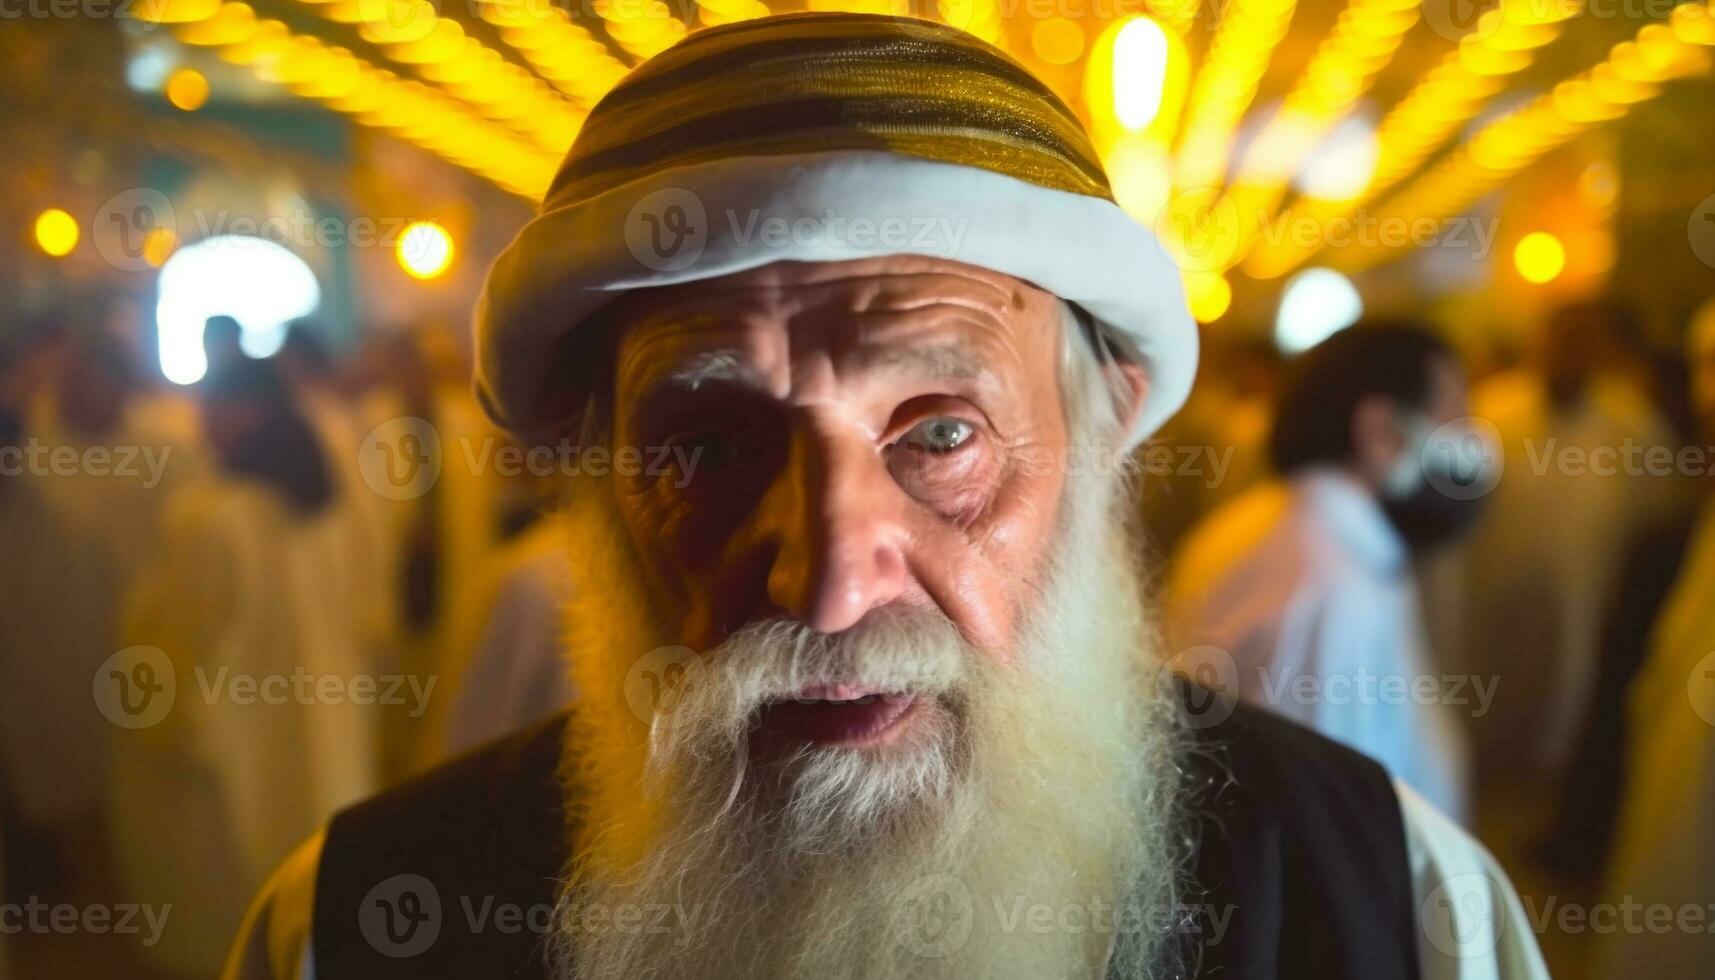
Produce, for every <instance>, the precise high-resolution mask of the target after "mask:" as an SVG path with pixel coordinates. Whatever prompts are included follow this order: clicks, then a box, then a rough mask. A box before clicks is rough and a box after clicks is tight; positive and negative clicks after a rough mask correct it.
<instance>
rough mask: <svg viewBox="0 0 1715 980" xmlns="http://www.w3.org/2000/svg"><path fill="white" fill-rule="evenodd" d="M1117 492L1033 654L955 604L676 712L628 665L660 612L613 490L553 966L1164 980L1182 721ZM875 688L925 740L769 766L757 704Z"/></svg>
mask: <svg viewBox="0 0 1715 980" xmlns="http://www.w3.org/2000/svg"><path fill="white" fill-rule="evenodd" d="M1099 482H1100V481H1099V478H1087V479H1085V480H1083V481H1076V480H1075V481H1073V484H1072V485H1074V486H1076V485H1078V484H1079V483H1082V484H1089V485H1091V486H1088V487H1085V488H1083V489H1082V492H1079V491H1076V490H1074V491H1071V492H1068V493H1067V495H1066V500H1065V504H1064V508H1065V511H1066V515H1065V520H1064V521H1063V522H1062V533H1061V536H1060V539H1059V540H1060V541H1061V546H1060V548H1059V551H1058V556H1057V559H1056V561H1055V562H1054V564H1053V569H1052V571H1051V573H1050V576H1049V578H1048V582H1047V585H1046V586H1045V588H1044V589H1043V590H1042V594H1041V596H1040V602H1039V604H1037V605H1036V606H1035V608H1034V609H1032V610H1030V611H1028V615H1027V616H1026V617H1025V619H1026V626H1025V629H1024V631H1023V634H1022V636H1021V640H1020V643H1019V646H1018V648H1017V650H1016V651H1014V656H1013V658H1012V659H1011V661H1010V662H1007V663H999V662H996V661H995V660H994V659H993V658H991V657H989V656H986V655H984V654H982V653H979V652H978V651H976V650H974V649H972V648H970V647H969V646H968V644H966V643H965V641H964V640H963V639H962V637H961V636H960V634H959V633H958V631H957V630H956V629H955V628H954V627H953V625H952V623H951V622H950V621H948V620H947V619H946V618H945V617H944V616H941V615H939V614H938V613H934V612H924V611H908V612H891V611H887V612H881V613H880V614H872V615H871V616H869V617H866V619H865V620H864V622H863V623H862V624H861V625H860V628H858V629H854V630H851V631H847V632H846V633H842V634H838V635H834V636H823V635H818V634H814V633H812V632H810V631H808V630H806V629H803V628H802V627H799V626H797V625H795V624H787V623H780V622H774V623H765V624H757V625H753V626H752V627H750V628H747V629H745V630H742V631H740V632H739V633H737V634H734V635H733V636H731V637H730V638H729V639H728V640H727V641H726V642H725V643H723V644H722V645H721V647H720V648H719V649H717V650H715V651H712V652H711V653H710V654H709V655H708V656H705V657H702V658H699V659H698V660H697V662H696V663H695V664H694V665H693V668H692V672H691V673H690V674H689V675H687V676H688V677H689V682H688V683H686V684H685V685H684V688H683V690H684V694H683V696H682V697H681V698H680V699H679V700H678V702H677V703H676V704H675V705H673V706H672V710H671V712H670V713H667V712H661V711H658V712H654V713H653V714H648V715H643V716H640V714H639V713H638V712H637V711H636V710H635V709H634V707H633V705H634V701H632V700H628V699H627V697H626V693H625V692H626V684H627V680H628V673H631V674H632V677H631V679H632V680H633V681H635V672H634V665H635V664H637V663H638V662H639V658H640V657H645V656H648V655H649V651H650V650H651V649H652V648H653V647H654V646H655V645H656V644H655V643H654V642H652V641H653V640H659V639H660V635H659V634H660V632H661V630H660V626H659V624H660V623H661V622H663V621H664V620H662V619H660V618H656V617H654V616H653V615H652V610H650V609H648V608H647V603H646V601H645V600H644V599H643V597H642V595H640V591H639V587H637V586H635V585H633V584H632V583H640V582H643V581H644V579H643V577H642V576H641V574H640V567H639V565H638V563H637V560H636V558H635V553H634V552H633V551H632V550H631V544H630V542H629V539H627V538H626V537H625V536H624V534H623V532H622V531H621V530H620V527H621V525H619V524H618V523H617V520H618V515H617V512H616V511H615V509H614V507H613V505H612V504H611V502H609V501H608V498H607V497H606V495H605V493H604V492H602V491H601V490H593V491H591V492H583V493H579V494H577V495H576V496H575V499H574V500H573V501H572V504H571V507H572V514H571V518H572V520H571V522H570V523H571V524H572V526H573V534H574V538H575V539H576V541H575V545H574V546H575V547H576V550H577V551H576V553H577V554H578V555H579V558H580V565H581V566H582V567H584V568H585V569H587V574H588V577H587V578H586V579H584V580H583V581H580V582H579V586H578V595H577V598H576V600H575V601H574V602H573V604H572V607H571V608H570V610H569V620H568V623H569V630H570V637H569V639H570V643H571V649H572V651H573V655H572V670H573V677H574V681H575V683H576V687H577V690H578V691H579V701H578V707H577V710H576V712H575V715H574V723H573V725H572V727H571V729H570V731H569V734H568V746H567V751H566V753H565V757H566V759H567V760H568V761H567V766H566V770H565V773H564V776H565V779H566V782H567V785H568V800H569V801H570V804H571V805H570V810H571V812H570V814H569V820H570V822H571V823H572V825H573V826H572V828H571V829H570V830H569V832H570V833H572V834H574V835H576V836H575V838H574V839H575V841H576V851H577V854H576V858H575V859H574V861H573V865H572V867H571V868H570V869H569V874H568V881H567V883H566V886H565V889H564V891H563V893H562V898H561V908H560V916H559V918H558V919H557V920H556V922H557V923H558V930H557V933H556V935H555V936H554V937H552V941H551V943H550V951H551V960H552V966H553V970H554V973H553V975H554V976H556V977H558V978H560V980H573V978H577V980H621V978H623V980H646V978H663V980H690V978H701V980H716V978H725V977H732V978H745V980H767V978H788V977H802V978H815V980H841V978H852V980H858V978H866V980H875V978H884V977H921V978H929V977H949V978H966V980H969V978H1012V977H1016V978H1021V980H1023V978H1028V980H1051V978H1068V980H1071V978H1099V977H1102V976H1104V975H1105V974H1106V971H1107V970H1108V968H1109V963H1110V959H1111V960H1112V966H1113V969H1114V972H1115V974H1116V975H1120V976H1128V977H1147V976H1153V975H1155V969H1156V967H1155V964H1157V963H1158V962H1160V961H1161V958H1162V956H1163V955H1164V954H1168V953H1169V951H1168V949H1167V947H1168V944H1169V942H1170V939H1171V931H1172V929H1173V927H1174V926H1175V925H1176V924H1177V921H1178V920H1177V905H1176V898H1177V888H1176V885H1177V880H1178V876H1179V874H1180V872H1181V870H1182V865H1183V860H1184V858H1185V855H1184V853H1183V848H1182V847H1181V846H1179V842H1178V841H1177V835H1176V831H1177V830H1178V826H1177V824H1178V820H1177V811H1176V793H1175V779H1176V778H1177V777H1176V768H1175V765H1174V763H1175V754H1176V752H1177V751H1178V746H1177V744H1176V743H1177V740H1178V728H1177V725H1176V718H1177V702H1176V701H1175V700H1174V698H1173V697H1172V695H1171V694H1169V693H1167V690H1166V688H1164V687H1163V686H1162V685H1161V682H1160V681H1159V680H1158V674H1157V662H1156V660H1155V657H1154V650H1155V641H1154V635H1153V632H1152V630H1151V629H1150V627H1149V624H1148V621H1147V617H1146V615H1145V612H1144V606H1143V598H1142V595H1143V586H1142V581H1141V576H1140V575H1139V574H1138V573H1137V571H1136V569H1135V566H1134V564H1133V562H1134V559H1133V557H1132V556H1131V554H1130V553H1128V552H1129V545H1128V544H1127V540H1126V535H1124V534H1118V533H1115V531H1114V528H1115V520H1114V519H1113V518H1114V515H1116V514H1119V513H1120V511H1119V509H1118V508H1116V507H1115V506H1114V496H1115V490H1116V489H1117V486H1118V483H1119V481H1117V480H1112V481H1107V482H1108V483H1111V484H1113V486H1108V485H1105V484H1104V485H1100V486H1095V485H1094V484H1098V483H1099ZM1080 498H1081V499H1080ZM597 556H600V560H595V561H592V560H591V559H595V558H597ZM604 562H605V563H606V567H603V563H604ZM858 680H862V681H865V682H868V683H870V684H872V685H875V686H880V687H883V688H884V689H888V690H899V691H908V692H911V693H913V694H914V695H916V696H918V697H919V705H920V706H919V709H918V710H919V716H918V717H916V718H914V719H910V720H909V721H910V723H911V725H912V727H911V729H910V730H909V733H908V734H909V736H910V739H909V741H904V740H901V741H900V742H896V743H894V744H891V745H887V746H884V747H879V748H870V749H840V748H817V747H805V748H803V749H802V750H800V751H798V752H796V753H794V754H792V755H791V756H789V757H788V758H785V759H776V760H773V761H770V762H766V763H760V764H759V763H756V762H754V761H753V760H752V759H751V758H750V741H749V728H750V723H751V721H752V719H753V717H754V712H755V711H756V710H757V709H758V708H759V707H760V706H761V705H763V704H765V703H767V702H768V701H769V700H771V699H777V698H781V697H785V696H786V695H788V694H790V693H791V692H795V691H800V690H802V689H803V688H804V687H805V686H806V685H807V684H811V683H834V682H840V681H858ZM634 690H635V688H634ZM925 699H926V701H925ZM925 708H927V711H925V710H924V709H925ZM622 916H623V918H622Z"/></svg>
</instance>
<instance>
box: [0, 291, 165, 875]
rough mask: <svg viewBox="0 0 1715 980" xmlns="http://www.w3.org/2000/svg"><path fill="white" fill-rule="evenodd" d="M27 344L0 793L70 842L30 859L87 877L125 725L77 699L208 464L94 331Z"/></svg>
mask: <svg viewBox="0 0 1715 980" xmlns="http://www.w3.org/2000/svg"><path fill="white" fill-rule="evenodd" d="M28 346H29V347H30V350H29V351H25V352H20V355H19V359H18V360H17V361H16V362H15V363H13V364H12V365H10V367H9V369H8V370H7V371H6V381H5V387H6V389H7V391H6V393H5V396H4V398H0V402H4V405H3V406H0V407H3V410H4V411H5V413H6V414H8V415H9V416H11V417H12V418H13V420H14V423H15V426H16V431H15V432H14V433H13V434H12V435H11V437H10V438H9V439H8V440H7V441H8V442H9V443H10V444H11V450H12V451H11V452H8V454H7V458H6V459H5V463H6V465H7V468H8V472H7V473H5V474H4V475H0V480H3V481H4V486H3V487H0V555H4V557H5V560H4V561H0V594H4V595H5V596H6V597H7V602H8V609H7V613H6V615H4V616H0V792H3V793H4V794H5V795H6V797H7V806H8V808H9V809H10V811H11V816H12V818H13V819H14V821H15V822H16V824H17V827H16V829H17V830H18V831H19V832H21V833H26V834H28V835H29V836H30V838H31V839H37V838H38V837H39V836H42V835H45V838H44V840H45V841H51V842H52V847H53V849H55V850H58V851H64V852H65V853H57V854H53V855H41V854H33V855H32V857H34V858H36V859H37V861H39V862H42V863H45V864H48V865H57V864H59V863H60V862H61V861H64V862H65V863H66V864H67V865H69V866H67V867H64V868H62V871H63V872H64V873H67V874H70V875H73V876H76V875H79V874H85V873H95V872H96V871H97V869H98V868H99V867H100V864H101V862H100V857H99V851H100V848H101V845H100V843H99V835H100V832H101V826H102V823H103V819H104V812H105V809H106V806H107V803H108V796H107V793H108V786H107V769H108V765H109V753H110V749H111V742H112V739H113V737H114V733H115V729H114V728H113V726H112V725H111V724H110V723H109V722H108V721H107V720H106V719H104V718H103V717H102V716H101V715H100V714H99V713H97V712H95V711H93V710H75V709H80V708H81V709H90V708H91V707H92V705H91V702H90V700H89V699H90V685H91V681H92V678H93V677H94V676H95V673H96V670H97V668H98V666H99V665H100V664H101V663H102V662H103V661H104V660H105V659H106V658H107V657H109V656H110V655H112V654H113V653H114V651H116V650H117V649H119V647H120V646H121V645H122V644H120V643H119V633H118V629H117V622H118V617H119V607H120V603H121V598H122V594H123V591H124V589H125V588H126V586H127V584H128V583H129V582H130V581H132V580H133V579H134V578H135V576H136V575H137V573H138V570H139V569H140V568H141V567H142V566H143V565H144V564H145V563H146V562H147V561H148V559H149V556H150V554H151V552H152V549H153V547H154V545H155V535H156V530H157V527H158V524H159V514H160V509H161V505H162V503H163V501H164V500H165V499H166V498H167V496H168V494H169V493H170V491H171V489H172V488H173V487H174V486H175V485H176V484H177V483H179V482H182V481H183V480H185V479H189V478H190V477H191V475H192V473H193V471H194V469H195V459H194V457H195V452H196V447H195V445H194V443H195V428H194V415H193V414H190V413H188V412H186V411H185V410H184V406H183V405H182V402H183V400H182V399H180V398H175V397H173V396H171V395H163V394H157V393H154V392H151V391H149V390H148V388H147V386H146V385H145V384H144V382H143V379H142V378H141V376H140V373H139V371H138V368H137V365H136V364H135V363H134V361H133V360H132V359H131V354H130V352H129V351H126V350H124V349H123V348H122V347H121V346H120V345H118V344H117V343H116V342H114V341H113V340H112V339H110V338H107V337H105V336H104V335H101V334H99V333H97V332H91V331H88V330H86V329H85V328H84V327H82V326H73V325H66V324H59V325H56V326H55V329H54V333H53V334H52V335H50V336H42V337H38V338H35V339H34V340H32V341H30V342H28ZM187 423H189V424H187ZM13 452H15V453H16V455H13ZM46 846H47V844H46V843H44V847H46ZM32 863H35V862H32ZM38 884H44V883H38Z"/></svg>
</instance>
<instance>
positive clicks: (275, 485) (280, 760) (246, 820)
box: [112, 362, 386, 975]
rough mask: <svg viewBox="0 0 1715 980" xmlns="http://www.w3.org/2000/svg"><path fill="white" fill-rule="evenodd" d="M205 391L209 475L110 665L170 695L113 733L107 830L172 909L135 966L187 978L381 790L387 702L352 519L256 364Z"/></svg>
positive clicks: (184, 499) (273, 380)
mask: <svg viewBox="0 0 1715 980" xmlns="http://www.w3.org/2000/svg"><path fill="white" fill-rule="evenodd" d="M206 384H207V387H206V388H205V390H204V391H203V392H202V395H203V398H204V425H205V429H206V431H207V435H208V441H209V443H210V445H211V449H212V450H213V452H214V453H215V454H216V455H217V456H218V457H219V460H220V463H221V465H220V467H219V471H218V472H213V473H210V474H208V475H207V476H206V477H205V478H203V479H200V480H198V481H196V482H195V483H194V484H192V485H189V486H186V487H184V488H182V489H181V490H180V491H179V492H177V493H175V494H174V496H173V498H172V499H171V501H170V503H169V504H168V509H167V512H166V513H165V515H164V517H163V522H162V536H161V541H162V544H161V547H160V548H159V550H158V553H157V555H156V559H157V560H156V562H155V563H154V564H153V565H152V566H151V568H150V569H149V571H148V572H147V573H146V574H145V575H144V576H143V577H142V578H141V579H140V581H139V582H138V585H137V588H136V589H135V590H134V592H133V594H132V596H131V599H130V602H129V612H128V615H127V618H126V628H125V636H126V641H127V642H128V643H130V644H135V645H139V646H142V647H145V648H153V649H152V650H150V649H145V650H143V651H142V652H139V653H135V654H133V655H132V660H131V661H128V662H126V663H123V664H120V665H118V667H119V669H120V673H121V674H124V673H125V672H126V671H135V670H136V669H137V665H138V663H141V662H143V661H148V662H149V665H150V668H151V670H152V674H149V675H136V676H141V677H152V678H154V679H153V681H152V684H154V685H155V686H157V687H158V686H160V685H162V684H163V683H165V684H167V685H170V689H171V690H172V692H173V697H172V698H171V699H170V701H169V702H166V703H168V704H170V707H168V708H166V709H165V712H164V714H163V715H162V717H160V718H158V719H156V718H153V717H147V718H144V719H142V720H143V722H144V723H143V724H142V725H141V726H140V727H138V728H136V729H135V730H129V731H124V732H122V733H121V737H119V738H118V739H117V742H116V748H115V751H116V760H115V766H114V774H113V776H114V780H115V785H116V790H115V794H114V797H115V808H114V809H115V813H114V821H113V830H112V835H113V837H114V840H115V845H116V850H117V852H118V853H117V855H116V861H117V865H118V869H119V875H120V878H121V881H122V884H123V886H124V888H125V890H126V891H127V894H128V896H129V897H130V899H131V900H135V901H147V902H151V903H153V904H156V905H165V904H168V903H170V904H171V905H172V907H173V917H172V928H170V929H167V930H164V931H163V933H162V936H161V940H160V942H159V944H158V945H157V946H155V947H153V948H152V949H151V950H150V951H149V952H150V954H151V955H152V956H153V957H154V959H155V960H156V962H157V963H158V964H159V965H161V966H163V967H166V968H168V969H173V970H178V971H181V972H185V973H190V974H200V975H207V974H210V973H212V972H214V971H215V970H216V969H218V967H219V965H220V962H221V956H222V952H223V950H224V947H225V941H226V937H228V936H230V935H231V932H232V930H233V929H235V928H236V927H237V924H238V922H239V920H240V918H241V917H242V915H243V910H244V905H245V901H246V899H247V897H248V895H250V894H251V893H252V892H253V891H254V890H255V888H256V887H257V886H258V885H259V884H260V883H261V882H262V881H264V880H265V879H266V876H267V874H268V872H269V870H270V869H271V868H272V867H273V866H274V865H275V864H276V863H278V862H279V861H280V860H281V858H283V857H284V856H285V855H286V854H288V853H290V851H291V850H292V847H293V846H294V845H295V843H296V842H298V841H299V840H301V839H302V838H303V836H304V835H305V834H307V833H309V832H311V831H313V830H314V828H315V827H316V826H318V825H319V824H320V823H321V822H322V821H324V820H326V819H327V818H328V817H329V816H330V815H331V814H332V813H333V812H334V811H336V810H337V809H339V808H340V807H343V806H345V805H347V804H349V803H351V802H353V801H354V800H357V799H360V798H362V797H363V796H365V795H367V794H369V793H372V792H374V791H375V790H376V789H377V788H378V778H377V769H378V734H377V731H378V727H379V719H378V715H377V712H378V711H379V710H380V709H379V708H378V707H377V706H376V704H375V702H376V701H377V700H378V699H379V697H380V695H381V692H383V691H385V690H386V687H385V686H384V685H382V684H381V683H380V682H379V679H378V678H376V677H375V676H374V675H375V673H376V667H377V665H376V662H375V657H374V652H373V651H374V649H375V640H376V638H375V637H374V636H373V634H372V632H371V629H372V624H373V619H372V617H371V611H372V610H373V608H374V607H375V605H376V604H377V603H379V602H381V601H382V600H383V596H382V593H381V588H380V585H379V583H377V582H376V581H374V579H373V577H372V576H369V575H368V574H367V573H366V572H365V569H368V568H370V567H371V566H369V565H368V564H367V563H365V562H364V561H362V560H360V556H358V555H357V554H354V551H356V550H359V549H361V548H363V547H364V544H363V541H364V539H363V537H362V536H361V534H359V533H358V528H357V523H358V522H359V521H360V520H361V512H360V511H359V510H357V509H355V508H354V507H353V506H352V505H351V502H350V501H349V500H346V499H344V498H342V497H341V496H340V492H339V491H340V488H339V485H338V482H337V480H336V479H335V478H334V476H333V474H332V472H331V467H330V466H329V464H328V463H327V461H326V460H325V458H324V454H323V452H322V448H321V446H320V445H319V443H318V441H317V437H316V435H315V433H314V431H313V429H312V427H311V426H310V424H309V423H308V422H307V421H306V420H304V419H303V417H302V416H301V415H299V414H298V413H297V411H296V409H295V408H293V407H292V405H291V403H290V401H289V395H288V394H287V390H286V387H285V385H284V384H283V383H282V382H281V381H280V379H279V378H278V377H277V375H275V373H274V371H273V369H272V368H271V367H270V366H267V365H265V363H264V362H248V363H243V364H240V365H238V366H236V367H232V368H230V369H228V371H226V372H223V374H222V375H221V376H219V377H214V378H211V379H210V380H209V382H207V383H206ZM128 649H132V648H128ZM163 675H165V678H164V680H163ZM366 685H367V686H366ZM366 692H367V693H366Z"/></svg>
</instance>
